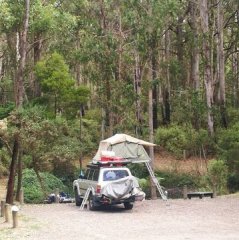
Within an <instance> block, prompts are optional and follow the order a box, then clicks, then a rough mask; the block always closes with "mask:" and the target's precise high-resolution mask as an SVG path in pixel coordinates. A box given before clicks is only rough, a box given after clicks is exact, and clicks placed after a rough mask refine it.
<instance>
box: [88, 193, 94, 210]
mask: <svg viewBox="0 0 239 240" xmlns="http://www.w3.org/2000/svg"><path fill="white" fill-rule="evenodd" d="M88 203H89V209H90V210H91V211H95V210H96V206H95V201H94V198H93V195H92V193H91V194H90V196H89V200H88Z"/></svg>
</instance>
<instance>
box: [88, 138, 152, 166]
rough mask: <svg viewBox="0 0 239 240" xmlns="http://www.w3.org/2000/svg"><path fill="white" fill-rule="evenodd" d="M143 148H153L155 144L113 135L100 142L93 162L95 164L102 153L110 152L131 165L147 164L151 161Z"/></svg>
mask: <svg viewBox="0 0 239 240" xmlns="http://www.w3.org/2000/svg"><path fill="white" fill-rule="evenodd" d="M144 146H155V144H153V143H150V142H146V141H143V140H140V139H137V138H134V137H131V136H129V135H126V134H115V135H114V136H112V137H110V138H107V139H105V140H102V141H101V142H100V145H99V148H98V151H97V153H96V155H95V156H94V158H93V161H95V162H97V161H100V160H101V154H102V151H112V152H114V153H115V156H117V157H122V158H124V159H127V160H130V161H131V162H133V163H136V162H138V163H140V162H149V161H150V160H151V159H150V157H149V155H148V154H147V152H146V151H145V149H144Z"/></svg>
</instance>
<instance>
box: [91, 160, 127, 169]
mask: <svg viewBox="0 0 239 240" xmlns="http://www.w3.org/2000/svg"><path fill="white" fill-rule="evenodd" d="M129 163H132V161H131V160H128V159H120V160H109V161H96V160H92V162H90V165H91V166H92V165H93V166H100V167H119V166H125V165H127V164H129Z"/></svg>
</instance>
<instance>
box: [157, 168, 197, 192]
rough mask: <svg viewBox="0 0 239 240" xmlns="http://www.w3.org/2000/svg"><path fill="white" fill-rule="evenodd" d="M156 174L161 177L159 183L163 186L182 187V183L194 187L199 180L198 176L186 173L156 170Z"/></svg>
mask: <svg viewBox="0 0 239 240" xmlns="http://www.w3.org/2000/svg"><path fill="white" fill-rule="evenodd" d="M156 175H157V176H158V177H160V178H161V184H162V185H163V186H164V187H165V188H176V187H179V188H182V187H183V186H184V185H187V186H188V187H189V188H196V187H198V186H199V182H200V177H198V176H196V175H192V174H186V173H175V172H163V171H157V172H156Z"/></svg>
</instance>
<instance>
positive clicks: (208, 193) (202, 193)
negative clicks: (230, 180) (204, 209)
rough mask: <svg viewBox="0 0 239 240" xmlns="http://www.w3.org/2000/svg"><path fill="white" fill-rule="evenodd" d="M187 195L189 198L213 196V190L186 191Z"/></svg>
mask: <svg viewBox="0 0 239 240" xmlns="http://www.w3.org/2000/svg"><path fill="white" fill-rule="evenodd" d="M187 197H188V198H189V199H191V198H193V197H199V198H200V199H202V198H203V197H211V198H213V192H189V193H187Z"/></svg>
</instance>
